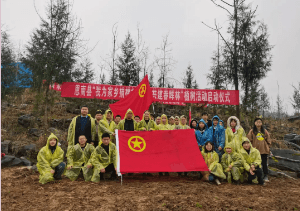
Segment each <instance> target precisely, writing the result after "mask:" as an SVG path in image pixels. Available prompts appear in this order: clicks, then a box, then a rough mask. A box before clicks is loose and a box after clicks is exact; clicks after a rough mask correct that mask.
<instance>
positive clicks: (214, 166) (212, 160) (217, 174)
mask: <svg viewBox="0 0 300 211" xmlns="http://www.w3.org/2000/svg"><path fill="white" fill-rule="evenodd" d="M201 154H202V156H203V159H204V160H205V163H206V165H207V166H208V169H209V173H208V174H207V173H206V172H202V174H203V175H204V179H205V180H208V181H215V182H216V183H217V185H220V184H221V183H220V181H219V179H218V178H222V179H226V175H225V174H224V172H223V168H222V166H221V164H220V163H219V155H218V153H216V152H215V151H214V146H213V143H212V142H210V141H208V142H206V143H205V145H204V150H202V152H201Z"/></svg>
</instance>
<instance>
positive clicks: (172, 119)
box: [169, 116, 175, 130]
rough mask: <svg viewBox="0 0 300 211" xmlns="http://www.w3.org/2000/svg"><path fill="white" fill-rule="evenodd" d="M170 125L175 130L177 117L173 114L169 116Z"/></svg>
mask: <svg viewBox="0 0 300 211" xmlns="http://www.w3.org/2000/svg"><path fill="white" fill-rule="evenodd" d="M169 125H170V127H171V130H174V128H175V118H174V117H173V116H171V117H170V118H169Z"/></svg>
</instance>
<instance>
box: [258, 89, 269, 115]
mask: <svg viewBox="0 0 300 211" xmlns="http://www.w3.org/2000/svg"><path fill="white" fill-rule="evenodd" d="M259 92H260V99H259V103H258V104H259V107H260V109H261V110H262V114H263V117H264V116H265V111H266V110H268V109H270V108H271V105H270V100H269V96H268V93H267V92H266V90H265V88H264V87H262V88H261V89H260V91H259Z"/></svg>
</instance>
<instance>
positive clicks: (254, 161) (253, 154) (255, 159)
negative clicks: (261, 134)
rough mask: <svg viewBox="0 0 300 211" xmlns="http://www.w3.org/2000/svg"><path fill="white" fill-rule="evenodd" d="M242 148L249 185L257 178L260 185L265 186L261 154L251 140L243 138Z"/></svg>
mask: <svg viewBox="0 0 300 211" xmlns="http://www.w3.org/2000/svg"><path fill="white" fill-rule="evenodd" d="M242 146H243V148H242V149H241V154H242V156H243V158H244V168H245V170H246V171H247V173H248V183H249V184H252V180H254V179H255V178H256V177H257V179H258V183H259V184H260V185H264V179H263V170H262V169H261V156H260V152H259V151H258V150H257V149H255V148H254V147H252V146H251V144H250V141H249V139H248V138H246V137H243V143H242Z"/></svg>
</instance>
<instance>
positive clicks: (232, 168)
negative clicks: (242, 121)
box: [221, 143, 244, 184]
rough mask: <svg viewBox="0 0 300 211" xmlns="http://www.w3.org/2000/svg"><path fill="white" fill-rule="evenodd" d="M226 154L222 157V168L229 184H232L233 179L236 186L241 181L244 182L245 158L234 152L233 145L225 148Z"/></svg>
mask: <svg viewBox="0 0 300 211" xmlns="http://www.w3.org/2000/svg"><path fill="white" fill-rule="evenodd" d="M224 150H225V154H223V156H222V161H221V164H222V167H223V170H224V173H225V175H227V181H228V183H231V182H232V181H231V177H233V180H234V182H235V183H236V184H240V179H241V180H243V177H242V172H243V171H244V170H243V158H242V156H241V155H240V154H239V153H236V152H233V147H232V144H231V143H230V144H228V145H227V146H225V148H224Z"/></svg>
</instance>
